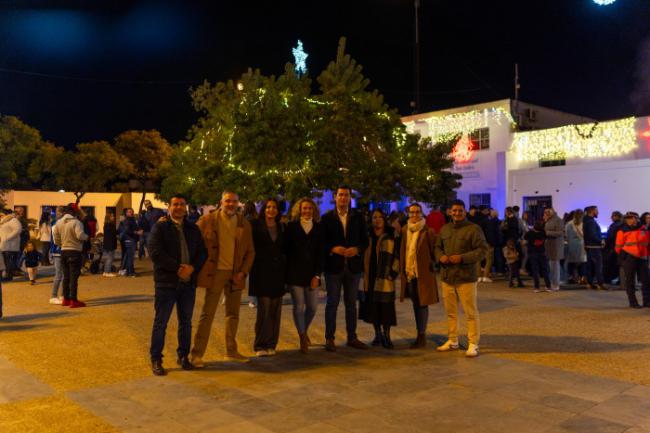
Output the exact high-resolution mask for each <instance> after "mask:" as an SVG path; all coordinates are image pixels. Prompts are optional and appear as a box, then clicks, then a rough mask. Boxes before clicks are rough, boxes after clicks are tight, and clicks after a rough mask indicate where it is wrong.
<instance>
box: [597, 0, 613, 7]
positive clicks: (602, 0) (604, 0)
mask: <svg viewBox="0 0 650 433" xmlns="http://www.w3.org/2000/svg"><path fill="white" fill-rule="evenodd" d="M615 1H616V0H594V3H596V4H597V5H598V6H608V5H611V4H612V3H614V2H615Z"/></svg>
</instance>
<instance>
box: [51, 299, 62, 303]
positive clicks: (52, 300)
mask: <svg viewBox="0 0 650 433" xmlns="http://www.w3.org/2000/svg"><path fill="white" fill-rule="evenodd" d="M61 302H62V301H61V300H60V299H59V298H50V304H54V305H61Z"/></svg>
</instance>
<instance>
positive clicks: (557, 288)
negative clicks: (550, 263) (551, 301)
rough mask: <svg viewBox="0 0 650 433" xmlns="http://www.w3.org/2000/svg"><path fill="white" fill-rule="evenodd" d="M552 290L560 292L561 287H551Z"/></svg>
mask: <svg viewBox="0 0 650 433" xmlns="http://www.w3.org/2000/svg"><path fill="white" fill-rule="evenodd" d="M551 291H553V292H559V291H560V287H559V286H555V287H551Z"/></svg>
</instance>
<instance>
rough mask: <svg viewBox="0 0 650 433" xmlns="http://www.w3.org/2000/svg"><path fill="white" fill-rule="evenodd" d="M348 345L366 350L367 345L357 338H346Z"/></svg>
mask: <svg viewBox="0 0 650 433" xmlns="http://www.w3.org/2000/svg"><path fill="white" fill-rule="evenodd" d="M348 347H353V348H355V349H361V350H367V349H368V345H367V344H365V343H364V342H362V341H360V340H359V339H358V338H355V339H354V340H348Z"/></svg>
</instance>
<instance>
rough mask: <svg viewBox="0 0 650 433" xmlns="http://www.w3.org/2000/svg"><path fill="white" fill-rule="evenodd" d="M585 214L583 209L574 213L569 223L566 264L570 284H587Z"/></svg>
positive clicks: (567, 227)
mask: <svg viewBox="0 0 650 433" xmlns="http://www.w3.org/2000/svg"><path fill="white" fill-rule="evenodd" d="M583 216H584V212H583V211H582V210H581V209H576V210H575V211H573V218H572V219H571V221H569V222H568V223H567V225H566V226H565V227H566V230H565V233H566V240H567V250H566V257H565V262H566V264H567V273H568V275H569V284H576V283H578V282H579V283H580V284H585V283H586V280H585V273H584V264H585V263H586V262H587V253H586V252H585V235H584V233H583V232H582V217H583Z"/></svg>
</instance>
